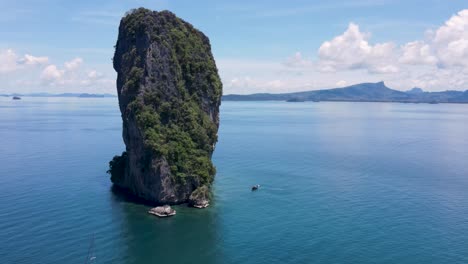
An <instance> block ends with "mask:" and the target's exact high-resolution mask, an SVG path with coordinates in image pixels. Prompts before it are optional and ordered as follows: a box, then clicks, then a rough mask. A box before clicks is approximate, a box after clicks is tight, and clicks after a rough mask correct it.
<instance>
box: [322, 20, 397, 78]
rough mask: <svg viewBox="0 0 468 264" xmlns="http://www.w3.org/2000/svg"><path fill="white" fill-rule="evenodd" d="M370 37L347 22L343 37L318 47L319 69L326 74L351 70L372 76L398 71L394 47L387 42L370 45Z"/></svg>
mask: <svg viewBox="0 0 468 264" xmlns="http://www.w3.org/2000/svg"><path fill="white" fill-rule="evenodd" d="M369 37H370V35H369V34H365V33H363V32H361V31H360V29H359V26H358V25H356V24H354V23H350V24H349V26H348V29H347V30H346V31H345V32H344V33H343V34H341V35H339V36H336V37H335V38H333V39H332V40H330V41H325V42H324V43H323V44H322V45H321V46H320V48H319V50H318V57H319V69H320V70H321V71H325V72H327V71H331V72H334V71H338V70H350V69H366V70H368V71H369V72H371V73H394V72H397V71H398V66H397V65H395V64H394V60H395V58H394V50H395V45H394V44H393V43H390V42H387V43H378V44H375V45H371V44H369V41H368V39H369Z"/></svg>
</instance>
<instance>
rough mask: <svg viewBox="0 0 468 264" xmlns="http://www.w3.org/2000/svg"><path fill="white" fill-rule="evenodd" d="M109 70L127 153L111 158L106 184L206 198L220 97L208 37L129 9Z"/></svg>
mask: <svg viewBox="0 0 468 264" xmlns="http://www.w3.org/2000/svg"><path fill="white" fill-rule="evenodd" d="M114 69H115V70H116V71H117V74H118V76H117V92H118V98H119V107H120V111H121V113H122V121H123V133H122V135H123V140H124V142H125V145H126V151H125V152H124V153H122V155H121V156H115V157H114V158H113V160H112V161H110V163H109V165H110V168H109V171H108V172H109V173H110V174H111V180H112V182H113V183H114V184H115V185H117V186H120V187H122V188H124V189H126V190H128V191H129V192H131V193H132V194H134V195H137V196H139V197H141V198H143V199H146V200H150V201H153V202H156V203H169V204H178V203H185V202H191V203H192V204H197V203H198V201H197V200H193V198H192V200H190V199H189V198H190V197H201V198H200V199H201V200H203V201H205V200H206V198H207V197H208V196H209V193H207V190H209V187H210V185H211V183H212V182H213V178H214V175H215V172H216V171H215V168H214V166H213V164H212V163H211V155H212V153H213V150H214V147H215V144H216V142H217V132H218V127H219V106H220V103H221V94H222V84H221V81H220V78H219V76H218V70H217V68H216V64H215V61H214V59H213V55H212V54H211V47H210V42H209V39H208V38H207V37H206V36H205V35H204V34H203V33H202V32H200V31H198V30H197V29H195V28H194V27H193V26H192V25H190V24H189V23H187V22H185V21H183V20H181V19H179V18H177V17H176V16H175V15H174V14H173V13H171V12H169V11H162V12H156V11H150V10H147V9H144V8H140V9H136V10H132V11H130V12H129V13H128V14H127V15H126V16H125V17H124V18H122V21H121V22H120V27H119V36H118V40H117V45H116V47H115V55H114ZM194 191H196V192H195V193H194ZM192 193H194V194H196V195H192V196H191V194H192Z"/></svg>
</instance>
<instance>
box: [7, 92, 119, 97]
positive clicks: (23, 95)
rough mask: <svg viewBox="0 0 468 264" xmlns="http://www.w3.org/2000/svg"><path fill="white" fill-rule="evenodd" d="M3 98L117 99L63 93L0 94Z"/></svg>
mask: <svg viewBox="0 0 468 264" xmlns="http://www.w3.org/2000/svg"><path fill="white" fill-rule="evenodd" d="M0 96H2V97H79V98H109V97H117V96H116V95H113V94H108V93H104V94H89V93H61V94H53V93H25V94H21V93H12V94H0Z"/></svg>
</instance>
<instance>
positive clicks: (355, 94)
mask: <svg viewBox="0 0 468 264" xmlns="http://www.w3.org/2000/svg"><path fill="white" fill-rule="evenodd" d="M223 100H224V101H299V100H300V101H348V102H402V103H468V90H467V91H464V92H462V91H444V92H425V91H423V90H422V89H420V88H413V89H411V90H409V91H406V92H402V91H397V90H393V89H390V88H388V87H387V86H386V85H385V83H384V82H378V83H360V84H355V85H351V86H347V87H343V88H334V89H325V90H316V91H305V92H294V93H279V94H271V93H257V94H250V95H236V94H230V95H225V96H223Z"/></svg>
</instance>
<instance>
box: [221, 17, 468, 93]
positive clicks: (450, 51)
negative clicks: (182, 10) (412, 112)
mask: <svg viewBox="0 0 468 264" xmlns="http://www.w3.org/2000/svg"><path fill="white" fill-rule="evenodd" d="M424 35H425V37H424V38H423V39H419V40H414V41H411V42H408V43H403V44H401V45H397V44H396V43H393V42H384V43H372V39H371V34H370V33H368V32H362V31H361V29H360V27H359V25H357V24H355V23H350V24H349V25H348V28H347V29H346V30H345V31H344V32H343V33H342V34H340V35H338V36H335V37H334V38H332V39H330V40H327V41H324V42H323V43H322V44H321V45H320V46H319V47H318V49H317V51H316V54H315V55H316V56H315V58H314V59H312V58H307V57H306V56H304V53H303V52H296V53H295V54H293V55H292V56H290V57H288V58H286V59H285V60H284V61H283V62H282V63H275V62H270V65H269V66H270V67H268V68H270V69H271V70H272V73H271V74H270V76H265V74H253V73H250V75H249V76H256V77H255V78H254V77H246V76H242V74H244V73H243V70H242V69H239V71H238V72H237V74H236V72H234V71H232V70H231V71H230V70H227V71H225V70H224V69H223V68H221V73H222V75H223V78H225V79H227V81H225V86H226V89H225V90H226V93H236V92H239V93H248V91H247V90H249V91H250V92H265V91H271V92H281V91H299V90H305V89H320V88H328V87H341V86H344V85H345V84H347V85H348V84H352V83H359V82H367V81H380V80H384V81H386V83H387V84H388V85H390V86H391V87H393V88H396V89H400V90H406V89H410V88H412V87H415V86H417V87H421V88H424V89H426V90H429V91H437V90H466V89H468V9H465V10H461V11H460V12H458V13H457V14H455V15H453V16H452V17H451V18H449V19H448V20H447V21H446V22H445V23H444V24H443V25H441V26H440V27H438V28H437V29H435V30H427V32H425V34H424ZM247 63H250V62H247ZM252 71H253V72H255V71H258V72H263V71H262V70H259V69H252ZM273 81H274V83H275V84H276V86H271V85H269V83H271V82H273ZM246 86H247V87H249V89H245V87H246Z"/></svg>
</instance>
